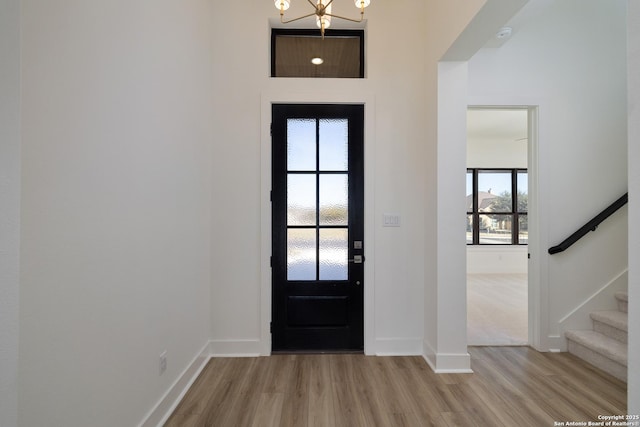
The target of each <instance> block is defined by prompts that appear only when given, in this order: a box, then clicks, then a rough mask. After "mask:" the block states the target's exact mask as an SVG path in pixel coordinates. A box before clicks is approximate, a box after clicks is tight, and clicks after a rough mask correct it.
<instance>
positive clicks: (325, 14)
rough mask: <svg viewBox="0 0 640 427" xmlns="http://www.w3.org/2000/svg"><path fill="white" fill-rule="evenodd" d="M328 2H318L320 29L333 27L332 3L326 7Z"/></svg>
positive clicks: (317, 22) (317, 20) (317, 21)
mask: <svg viewBox="0 0 640 427" xmlns="http://www.w3.org/2000/svg"><path fill="white" fill-rule="evenodd" d="M323 3H326V0H325V1H324V2H323V0H318V12H320V13H319V14H317V15H316V25H317V26H318V28H320V29H325V28H329V27H330V26H331V3H329V4H328V5H325V4H323Z"/></svg>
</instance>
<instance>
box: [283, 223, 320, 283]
mask: <svg viewBox="0 0 640 427" xmlns="http://www.w3.org/2000/svg"><path fill="white" fill-rule="evenodd" d="M287 280H316V229H315V228H304V229H299V228H294V229H291V228H290V229H288V230H287Z"/></svg>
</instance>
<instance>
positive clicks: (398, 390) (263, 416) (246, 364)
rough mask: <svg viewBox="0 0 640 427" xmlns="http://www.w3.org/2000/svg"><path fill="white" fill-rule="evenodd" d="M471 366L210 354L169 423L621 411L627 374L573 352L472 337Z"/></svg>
mask: <svg viewBox="0 0 640 427" xmlns="http://www.w3.org/2000/svg"><path fill="white" fill-rule="evenodd" d="M469 354H470V355H471V366H472V369H473V371H474V373H473V374H447V375H442V374H435V373H434V372H433V371H432V370H431V369H430V368H429V366H428V365H427V364H426V362H425V361H424V359H422V358H421V357H416V356H408V357H375V356H365V355H358V354H299V355H273V356H270V357H260V358H229V359H211V360H210V361H209V362H208V363H207V365H206V367H205V368H204V370H203V371H202V373H201V374H200V376H199V377H198V378H197V379H196V381H195V382H194V384H193V385H192V387H191V389H190V390H189V391H188V392H187V393H186V394H185V397H184V399H183V400H182V402H180V404H179V405H178V406H177V407H176V409H175V411H174V413H173V414H172V415H171V417H170V418H169V420H168V421H167V422H166V424H165V426H166V427H225V426H233V427H238V426H240V427H243V426H247V427H263V426H266V427H270V426H283V427H296V426H300V427H308V426H313V427H341V426H346V427H359V426H362V427H378V426H379V427H396V426H397V427H404V426H406V427H416V426H420V427H421V426H431V427H452V426H456V427H466V426H470V427H474V426H492V427H500V426H514V425H517V426H525V427H528V426H532V427H533V426H547V425H549V426H551V425H553V423H554V421H565V422H566V421H597V417H598V415H620V414H625V413H626V409H627V408H626V398H627V391H626V384H624V383H623V382H621V381H619V380H617V379H615V378H613V377H612V376H610V375H608V374H606V373H604V372H602V371H599V370H597V369H595V368H593V367H591V366H590V365H588V364H586V363H584V362H582V361H579V360H578V359H576V358H575V357H574V356H572V355H568V354H564V353H563V354H557V353H555V354H554V353H538V352H536V351H535V350H533V349H531V348H528V347H471V348H469Z"/></svg>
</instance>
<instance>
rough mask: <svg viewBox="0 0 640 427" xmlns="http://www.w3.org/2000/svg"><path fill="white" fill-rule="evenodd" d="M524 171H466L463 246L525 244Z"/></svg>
mask: <svg viewBox="0 0 640 427" xmlns="http://www.w3.org/2000/svg"><path fill="white" fill-rule="evenodd" d="M527 189H528V175H527V170H526V169H467V244H469V245H526V244H527V243H528V235H529V228H528V221H527V202H528V190H527Z"/></svg>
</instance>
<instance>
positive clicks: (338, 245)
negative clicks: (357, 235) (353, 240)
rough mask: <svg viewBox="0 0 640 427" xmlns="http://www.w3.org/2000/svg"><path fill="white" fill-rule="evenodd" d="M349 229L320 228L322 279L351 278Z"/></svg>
mask: <svg viewBox="0 0 640 427" xmlns="http://www.w3.org/2000/svg"><path fill="white" fill-rule="evenodd" d="M348 258H349V231H348V230H347V229H346V228H340V229H335V228H329V229H327V228H325V229H321V230H320V280H347V279H348V278H349V274H348V271H349V268H348V262H349V261H348Z"/></svg>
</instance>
